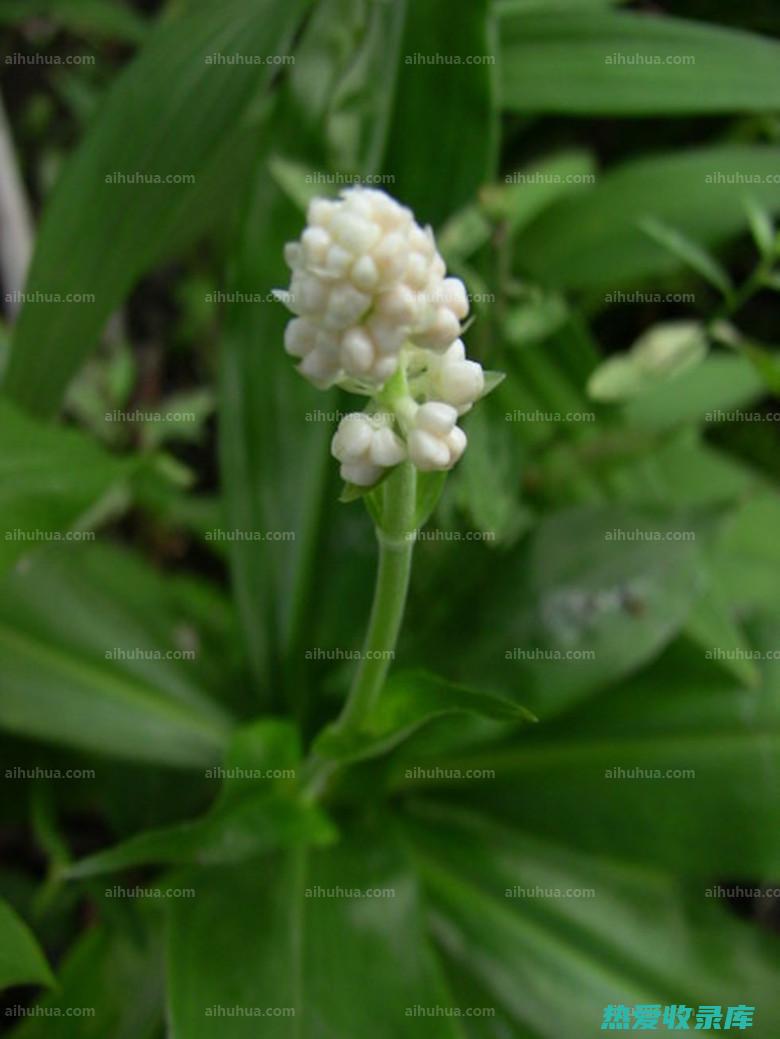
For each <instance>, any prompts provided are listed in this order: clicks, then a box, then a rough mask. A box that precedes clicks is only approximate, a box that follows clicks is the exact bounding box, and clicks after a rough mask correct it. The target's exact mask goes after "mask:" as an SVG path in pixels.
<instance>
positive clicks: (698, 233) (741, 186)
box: [516, 144, 780, 295]
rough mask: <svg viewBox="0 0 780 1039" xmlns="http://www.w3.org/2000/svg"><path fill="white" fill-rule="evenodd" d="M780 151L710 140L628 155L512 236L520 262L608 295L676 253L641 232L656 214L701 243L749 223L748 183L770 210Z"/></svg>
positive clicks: (559, 281) (776, 195) (657, 270)
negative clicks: (663, 151) (660, 151)
mask: <svg viewBox="0 0 780 1039" xmlns="http://www.w3.org/2000/svg"><path fill="white" fill-rule="evenodd" d="M779 163H780V150H779V149H777V148H772V147H762V146H751V145H738V144H736V145H717V146H710V147H706V148H698V149H696V150H691V151H687V152H685V151H682V152H675V153H673V154H669V155H653V156H651V157H649V158H639V159H633V160H632V161H630V162H628V163H626V164H625V165H623V166H620V167H617V168H615V169H612V170H610V172H609V173H607V174H605V175H604V176H603V177H602V178H601V179H600V180H599V181H598V182H597V183H596V184H595V185H594V186H592V187H588V188H587V189H583V190H581V191H578V192H577V193H576V194H573V195H569V196H567V197H566V198H563V199H561V200H559V201H558V202H555V203H554V204H553V205H552V206H551V207H550V208H549V209H547V210H545V211H544V212H543V213H542V214H541V215H540V216H539V218H538V219H536V220H535V221H534V222H533V223H532V224H531V225H530V227H528V228H526V229H524V230H523V231H522V232H521V233H520V234H519V235H518V236H517V243H516V256H517V262H518V265H519V266H521V267H522V268H523V269H524V270H528V271H530V272H531V273H532V274H533V275H534V276H535V277H537V278H539V279H541V280H542V281H544V282H550V283H552V284H555V285H560V286H565V287H568V288H570V289H578V290H589V291H590V292H592V293H594V294H595V295H597V294H598V293H606V294H610V293H614V292H615V291H616V290H618V289H622V288H625V287H627V286H629V287H630V286H633V285H636V284H637V283H639V282H641V281H642V280H643V279H647V278H649V277H652V276H655V275H658V274H662V273H665V272H668V271H671V270H674V269H675V267H679V261H677V260H676V258H675V257H674V256H672V255H670V253H669V252H668V250H666V249H663V248H662V247H661V246H660V245H658V244H657V243H655V242H653V241H650V240H649V239H648V237H647V235H645V234H643V232H642V231H641V229H640V227H639V222H640V220H642V219H643V218H646V217H654V218H655V219H656V220H661V221H663V222H665V223H667V224H671V225H672V226H674V227H675V228H677V229H679V231H680V232H682V233H683V234H685V235H687V236H688V237H689V238H692V239H694V240H695V241H697V242H699V243H700V244H701V245H702V246H703V247H705V248H707V247H712V246H715V245H718V244H719V243H721V242H723V241H725V240H726V239H728V238H730V237H732V236H734V235H735V234H738V233H739V232H740V231H742V230H744V229H746V227H747V215H746V213H745V210H744V206H743V201H742V200H743V196H744V193H745V190H746V184H749V185H750V191H751V193H752V194H753V195H754V196H755V198H756V200H757V201H758V202H759V203H760V204H761V205H763V206H764V207H765V208H766V209H767V210H768V211H770V212H777V211H778V210H780V184H777V183H776V182H775V180H774V177H775V172H776V170H777V167H778V164H779Z"/></svg>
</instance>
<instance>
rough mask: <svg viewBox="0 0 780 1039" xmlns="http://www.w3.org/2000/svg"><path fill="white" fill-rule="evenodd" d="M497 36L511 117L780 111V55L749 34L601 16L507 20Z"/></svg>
mask: <svg viewBox="0 0 780 1039" xmlns="http://www.w3.org/2000/svg"><path fill="white" fill-rule="evenodd" d="M498 33H499V40H500V53H501V65H500V70H501V80H500V99H501V104H502V106H503V107H504V108H510V109H513V110H516V111H520V112H562V113H567V114H569V113H574V114H587V115H594V114H595V115H655V114H659V115H661V114H664V115H692V114H694V113H700V112H701V113H705V112H706V113H718V112H754V111H757V110H763V111H772V110H773V109H775V108H777V107H778V105H780V45H779V44H778V43H777V42H776V41H774V40H769V39H764V38H763V37H761V36H758V35H754V34H751V33H745V32H739V31H738V30H735V29H726V28H721V27H720V26H714V25H707V24H702V23H699V22H693V21H685V20H683V19H675V18H663V17H659V16H656V15H644V14H628V13H618V12H610V11H598V10H597V11H571V10H569V11H567V10H564V11H555V12H547V11H545V12H535V11H532V12H529V13H524V12H523V11H519V12H511V11H510V12H509V13H508V14H507V15H505V16H504V17H501V18H500V19H499V23H498ZM551 69H558V70H559V74H557V75H551V74H550V70H551Z"/></svg>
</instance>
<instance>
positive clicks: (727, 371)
mask: <svg viewBox="0 0 780 1039" xmlns="http://www.w3.org/2000/svg"><path fill="white" fill-rule="evenodd" d="M762 392H763V386H762V383H761V378H760V377H759V376H758V374H757V373H756V372H755V371H754V369H753V368H752V366H751V365H750V363H749V362H748V361H747V360H745V359H744V358H742V357H734V356H730V355H728V354H722V353H714V354H711V355H710V356H709V357H706V358H705V359H704V360H703V361H702V363H701V364H699V365H697V366H696V367H695V368H692V369H689V370H688V371H685V372H682V373H680V374H679V375H678V376H677V377H676V378H675V379H673V380H671V381H669V382H665V383H663V385H660V386H657V387H655V388H653V389H651V390H650V391H649V392H648V393H645V394H643V395H642V396H641V397H638V398H637V399H636V400H632V401H630V402H629V403H627V404H626V405H625V407H624V409H623V415H624V417H625V420H626V422H628V423H629V424H630V425H633V426H638V427H640V428H642V429H651V430H656V431H663V430H667V429H673V428H674V427H675V426H679V425H682V424H684V423H686V422H706V423H717V422H723V421H725V420H726V418H727V416H728V415H729V414H731V415H734V414H735V413H736V411H737V410H738V409H740V408H742V407H744V406H745V405H747V404H749V403H750V402H751V401H754V400H756V398H757V397H759V396H760V395H761V394H762Z"/></svg>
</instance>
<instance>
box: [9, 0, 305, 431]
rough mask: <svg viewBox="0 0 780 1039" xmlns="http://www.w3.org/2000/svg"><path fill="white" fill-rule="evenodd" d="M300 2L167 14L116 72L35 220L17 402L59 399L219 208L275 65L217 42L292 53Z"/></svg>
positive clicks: (231, 2) (19, 340)
mask: <svg viewBox="0 0 780 1039" xmlns="http://www.w3.org/2000/svg"><path fill="white" fill-rule="evenodd" d="M303 8H304V3H303V0H293V2H292V3H289V4H284V5H279V4H274V3H272V2H270V0H265V2H263V3H258V4H254V5H251V6H250V7H247V6H246V4H245V3H244V2H243V0H227V2H226V3H224V4H220V5H219V6H212V5H208V6H199V7H198V8H197V9H196V10H190V9H188V10H187V11H185V12H184V13H182V14H181V15H180V17H177V18H172V19H164V20H163V21H162V22H161V24H160V25H159V26H158V27H157V28H156V29H155V30H154V32H153V33H152V34H151V35H150V37H149V38H148V40H147V42H146V45H145V46H144V47H143V49H142V50H141V52H140V54H139V56H138V57H137V58H136V60H135V61H133V62H131V64H130V65H129V66H128V67H127V68H126V69H125V71H124V72H123V73H122V74H121V75H120V76H119V78H118V79H117V80H116V82H115V84H114V86H113V87H112V88H111V91H110V93H109V95H108V97H107V99H106V102H105V104H104V105H103V106H102V107H101V109H100V113H99V115H98V117H97V119H96V121H95V123H94V124H93V126H92V127H91V129H90V132H89V133H88V134H87V136H86V138H85V139H84V140H83V142H82V143H81V144H80V146H79V147H78V149H77V150H76V152H75V154H74V155H73V157H72V158H71V159H70V161H69V162H68V164H67V168H66V169H65V171H64V173H63V174H62V176H61V178H60V180H59V182H58V184H57V187H56V189H55V192H54V195H53V197H52V200H51V202H50V204H49V205H48V207H47V211H46V214H45V217H44V220H43V223H42V225H41V229H40V233H39V235H38V239H37V246H36V251H35V255H34V257H33V261H32V265H31V268H30V273H29V277H28V281H27V285H26V289H25V291H26V292H27V293H28V294H33V295H30V296H29V298H28V300H27V302H26V303H25V305H24V306H23V308H22V312H21V314H20V316H19V321H18V323H17V326H16V329H15V331H14V337H13V343H12V349H11V357H10V360H9V363H8V368H7V371H6V376H5V388H6V391H7V393H8V394H9V395H10V396H11V397H12V398H13V399H14V400H16V401H17V402H18V403H20V404H22V405H24V406H25V407H27V408H29V409H30V410H32V411H34V412H37V413H40V414H44V415H50V414H52V413H54V412H56V410H57V408H58V405H59V403H60V401H61V399H62V396H63V393H64V391H65V388H66V385H67V383H68V381H69V380H70V378H71V376H72V375H73V374H74V373H75V371H76V370H77V369H78V367H79V365H80V363H81V362H82V360H83V359H84V358H85V357H86V355H87V353H88V352H89V350H90V349H91V348H92V347H93V346H94V344H95V341H96V340H97V338H98V336H99V335H100V332H101V330H102V328H103V326H104V324H105V322H106V320H107V318H108V317H109V315H110V314H111V312H112V310H113V309H114V308H115V307H116V306H117V305H118V304H119V303H120V302H121V300H122V298H123V297H124V296H125V295H126V294H127V292H128V291H129V290H130V289H131V287H132V286H133V284H134V282H135V281H136V279H137V278H138V277H139V276H140V275H141V274H143V273H145V272H146V271H148V270H149V269H150V268H152V267H153V266H154V265H155V264H156V263H158V262H159V261H160V260H161V259H162V258H163V257H164V256H166V255H167V254H169V253H170V252H171V250H172V249H173V248H174V247H180V246H181V245H182V243H183V242H184V241H192V239H193V238H195V237H196V236H197V235H198V234H200V233H201V232H202V231H203V230H204V229H205V228H206V227H209V226H212V225H213V224H214V222H215V221H218V220H220V219H224V218H225V217H226V215H227V213H228V209H227V207H228V206H229V204H230V202H231V198H232V196H233V192H232V191H228V190H226V189H227V188H228V186H229V185H232V179H233V176H234V172H235V170H236V169H241V168H242V164H243V161H244V157H245V150H244V148H245V145H246V142H247V140H248V139H249V135H248V130H249V129H251V130H252V132H253V134H254V135H255V145H254V147H255V149H256V147H257V145H256V127H255V126H254V124H253V122H252V119H251V118H250V114H251V112H252V109H253V106H254V105H255V102H256V99H257V97H258V94H259V93H260V91H261V90H262V88H263V87H264V86H265V85H266V84H267V83H268V81H269V79H270V77H271V76H272V75H273V73H274V71H275V70H277V69H278V65H277V64H274V63H270V62H264V63H263V64H255V63H240V64H232V63H230V64H229V63H223V62H220V61H218V60H217V61H215V60H214V55H215V54H223V55H224V54H235V53H242V54H257V55H272V54H281V55H283V54H286V53H288V51H289V44H290V39H291V36H292V33H293V31H294V29H295V26H296V23H297V21H298V19H299V18H300V16H301V13H302V11H303ZM255 115H256V113H255ZM239 141H242V142H243V143H242V146H241V149H239ZM239 152H240V160H241V161H239ZM147 177H149V178H152V181H151V182H147V181H146V180H145V178H147ZM121 178H125V179H124V180H122V179H121ZM139 178H140V179H139ZM166 178H175V179H174V180H166ZM74 294H78V296H79V299H81V300H82V301H80V302H73V301H71V300H72V296H73V295H74ZM84 299H86V301H84Z"/></svg>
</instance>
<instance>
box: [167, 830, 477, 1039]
mask: <svg viewBox="0 0 780 1039" xmlns="http://www.w3.org/2000/svg"><path fill="white" fill-rule="evenodd" d="M190 882H191V883H192V885H193V886H195V887H196V888H197V891H198V897H197V898H196V899H192V900H184V899H180V900H179V901H178V902H177V903H176V904H174V905H172V913H171V921H170V944H169V949H168V963H169V981H168V986H169V993H170V1024H171V1029H172V1033H173V1034H174V1035H182V1036H187V1039H212V1037H213V1039H245V1037H246V1039H256V1037H257V1036H258V1033H259V1032H262V1035H263V1036H264V1037H267V1039H317V1037H321V1036H326V1035H328V1036H330V1035H332V1036H338V1037H339V1039H365V1037H366V1036H367V1035H369V1034H370V1035H372V1036H375V1037H376V1039H397V1037H398V1036H401V1035H403V1036H409V1037H410V1039H416V1037H420V1039H423V1037H424V1039H462V1037H463V1033H462V1031H461V1029H460V1027H459V1025H458V1023H457V1022H456V1021H454V1020H453V1019H452V1018H448V1017H445V1016H436V1017H426V1016H422V1015H420V1016H415V1014H414V1008H415V1007H419V1006H423V1007H431V1006H436V1005H443V1006H449V1005H451V1004H450V998H449V995H448V993H447V992H446V990H445V989H444V986H443V984H442V982H441V980H440V977H439V972H438V967H437V965H436V964H435V962H434V960H433V957H432V955H431V952H430V950H429V948H428V946H427V943H426V940H425V932H424V926H423V916H422V907H421V905H420V901H419V895H418V891H417V884H416V881H415V878H414V875H413V874H412V872H411V871H410V870H409V867H408V864H407V863H406V861H405V857H404V856H403V855H401V854H400V853H399V851H398V850H397V849H396V848H395V847H394V845H393V844H392V843H391V842H390V841H389V840H388V836H387V829H386V826H385V827H381V826H373V827H371V829H369V830H363V831H362V832H360V833H359V834H356V835H355V836H354V837H353V838H352V840H351V841H350V842H349V843H346V844H344V845H343V846H341V845H340V846H338V847H335V848H333V849H325V850H321V851H320V850H317V851H310V852H308V853H306V852H298V853H294V854H292V855H287V856H285V857H283V858H276V859H267V860H262V861H261V862H259V863H254V864H253V865H252V866H251V868H245V867H244V868H231V869H215V870H210V871H209V872H208V873H206V872H204V871H201V872H198V873H192V874H191V875H190ZM236 950H240V955H236ZM361 977H364V978H367V979H370V984H365V985H359V984H357V985H356V979H359V978H361ZM224 1006H229V1007H235V1006H238V1007H243V1008H247V1010H246V1011H245V1012H242V1013H238V1014H235V1015H231V1016H225V1015H224V1014H223V1015H219V1012H218V1010H215V1008H219V1007H224ZM252 1008H262V1011H263V1020H262V1021H259V1017H258V1015H259V1013H260V1011H259V1009H258V1010H255V1011H254V1015H253V1009H252ZM271 1008H273V1010H271ZM269 1011H270V1012H269Z"/></svg>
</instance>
